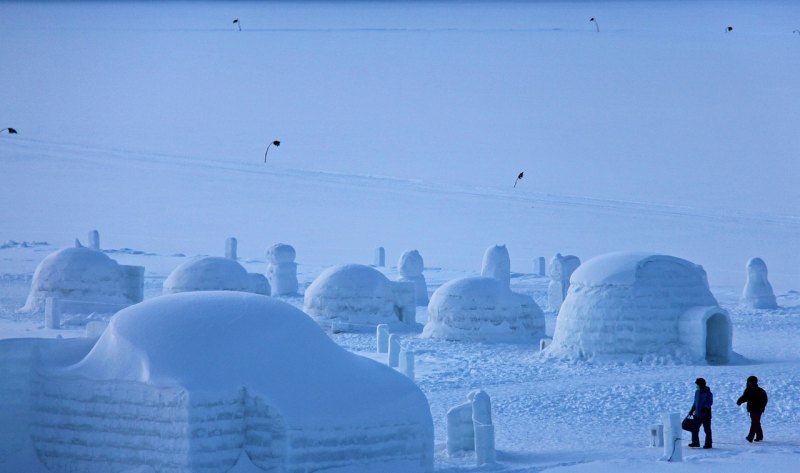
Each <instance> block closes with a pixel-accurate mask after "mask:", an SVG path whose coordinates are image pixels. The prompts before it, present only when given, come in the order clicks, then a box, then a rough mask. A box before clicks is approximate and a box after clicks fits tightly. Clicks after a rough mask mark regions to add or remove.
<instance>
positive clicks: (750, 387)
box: [736, 376, 768, 442]
mask: <svg viewBox="0 0 800 473" xmlns="http://www.w3.org/2000/svg"><path fill="white" fill-rule="evenodd" d="M745 402H746V403H747V412H749V413H750V433H748V434H747V437H746V438H747V441H748V442H752V441H753V440H755V441H756V442H760V441H762V440H764V432H763V431H762V430H761V415H762V414H763V413H764V410H765V409H766V408H767V402H768V399H767V392H766V391H764V389H763V388H761V387H760V386H759V385H758V378H756V377H755V376H750V377H749V378H747V387H746V388H744V394H742V397H740V398H739V400H738V401H736V405H737V406H741V405H742V404H743V403H745Z"/></svg>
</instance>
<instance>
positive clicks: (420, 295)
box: [397, 250, 429, 306]
mask: <svg viewBox="0 0 800 473" xmlns="http://www.w3.org/2000/svg"><path fill="white" fill-rule="evenodd" d="M424 270H425V263H424V262H423V261H422V255H420V254H419V251H417V250H406V251H404V252H403V253H402V254H401V255H400V259H399V260H398V261H397V272H398V273H400V277H399V278H398V279H397V280H398V281H405V282H411V283H414V302H415V303H416V305H418V306H427V305H428V302H429V299H428V285H427V283H426V282H425V275H424V274H422V272H423V271H424Z"/></svg>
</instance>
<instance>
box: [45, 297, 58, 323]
mask: <svg viewBox="0 0 800 473" xmlns="http://www.w3.org/2000/svg"><path fill="white" fill-rule="evenodd" d="M44 326H45V328H61V301H60V300H59V299H58V298H56V297H48V298H47V299H45V301H44Z"/></svg>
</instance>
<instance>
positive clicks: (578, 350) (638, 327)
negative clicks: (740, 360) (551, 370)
mask: <svg viewBox="0 0 800 473" xmlns="http://www.w3.org/2000/svg"><path fill="white" fill-rule="evenodd" d="M731 340H732V326H731V321H730V317H729V315H728V313H727V311H725V310H724V309H722V308H720V307H719V304H718V303H717V301H716V299H715V298H714V296H713V295H712V294H711V291H710V290H709V288H708V281H707V278H706V272H705V271H704V270H703V267H702V266H699V265H696V264H694V263H691V262H689V261H686V260H684V259H680V258H676V257H673V256H667V255H658V254H652V253H643V252H620V253H610V254H606V255H601V256H598V257H596V258H593V259H591V260H589V261H587V262H585V263H584V264H582V265H581V266H580V267H578V269H577V270H576V271H575V272H574V273H573V274H572V277H571V280H570V287H569V292H568V293H567V297H566V299H565V300H564V303H563V305H562V306H561V310H560V311H559V313H558V318H557V320H556V328H555V332H554V336H553V343H552V344H551V345H550V346H549V347H548V349H547V352H548V353H549V354H552V355H559V356H567V357H575V358H594V357H605V356H615V357H616V356H624V357H630V356H633V357H636V358H639V359H641V357H642V356H644V355H645V354H652V353H662V352H663V353H675V354H678V355H685V356H688V359H691V360H694V361H697V362H701V361H706V362H709V363H727V362H729V361H730V359H731V357H732V354H733V352H732V351H731Z"/></svg>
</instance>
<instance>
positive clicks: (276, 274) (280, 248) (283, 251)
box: [267, 243, 298, 296]
mask: <svg viewBox="0 0 800 473" xmlns="http://www.w3.org/2000/svg"><path fill="white" fill-rule="evenodd" d="M296 257H297V252H296V251H295V250H294V248H293V247H292V246H291V245H286V244H284V243H278V244H275V245H272V246H270V247H269V248H267V279H269V285H270V288H271V294H272V295H273V296H285V295H290V294H297V288H298V284H297V263H295V262H294V260H295V258H296Z"/></svg>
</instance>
